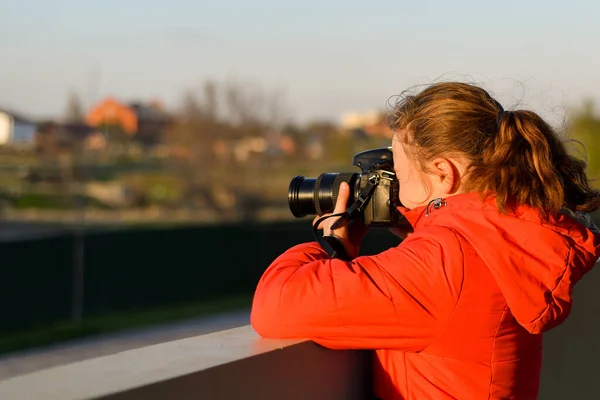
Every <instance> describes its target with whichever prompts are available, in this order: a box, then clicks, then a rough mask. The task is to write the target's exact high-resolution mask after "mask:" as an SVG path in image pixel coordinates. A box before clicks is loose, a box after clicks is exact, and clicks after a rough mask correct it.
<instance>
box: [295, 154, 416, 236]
mask: <svg viewBox="0 0 600 400" xmlns="http://www.w3.org/2000/svg"><path fill="white" fill-rule="evenodd" d="M352 164H353V165H355V166H357V167H359V168H360V169H361V170H362V172H361V173H360V174H359V173H356V172H346V173H324V174H321V175H319V177H317V178H306V177H304V176H296V177H294V178H293V179H292V181H291V182H290V186H289V189H288V203H289V206H290V211H291V212H292V214H293V215H294V216H295V217H296V218H302V217H305V216H306V215H319V216H321V215H323V214H327V213H331V212H332V211H333V209H334V207H335V203H336V201H337V197H338V192H339V188H340V184H341V183H342V182H348V185H349V186H350V199H349V200H348V209H347V211H346V212H347V217H348V218H351V219H352V218H361V219H362V220H363V222H364V224H365V225H366V226H367V227H393V226H399V225H403V224H406V223H407V221H406V219H405V218H404V216H402V214H400V212H399V211H398V210H397V207H398V206H400V205H401V204H400V200H399V198H398V192H399V184H398V179H397V178H396V174H395V172H394V159H393V157H392V151H391V150H390V148H388V147H382V148H378V149H371V150H366V151H363V152H361V153H358V154H356V155H355V156H354V157H353V159H352Z"/></svg>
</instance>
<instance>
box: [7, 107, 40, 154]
mask: <svg viewBox="0 0 600 400" xmlns="http://www.w3.org/2000/svg"><path fill="white" fill-rule="evenodd" d="M36 130H37V125H36V123H35V122H33V121H31V120H28V119H26V118H24V117H22V116H19V115H18V114H15V113H12V112H9V111H4V110H0V146H2V145H34V144H35V137H36Z"/></svg>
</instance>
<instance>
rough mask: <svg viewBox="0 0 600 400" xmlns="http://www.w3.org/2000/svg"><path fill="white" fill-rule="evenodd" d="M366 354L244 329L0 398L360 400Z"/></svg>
mask: <svg viewBox="0 0 600 400" xmlns="http://www.w3.org/2000/svg"><path fill="white" fill-rule="evenodd" d="M369 357H370V355H369V353H368V352H361V351H333V350H328V349H325V348H323V347H320V346H318V345H316V344H314V343H312V342H308V341H298V340H266V339H261V338H260V337H259V336H258V335H257V334H256V332H254V330H253V329H252V328H251V327H250V326H246V327H242V328H236V329H232V330H228V331H223V332H217V333H213V334H209V335H204V336H199V337H194V338H188V339H183V340H177V341H173V342H168V343H161V344H158V345H154V346H148V347H144V348H141V349H136V350H130V351H125V352H122V353H117V354H113V355H110V356H105V357H99V358H95V359H91V360H86V361H81V362H77V363H73V364H68V365H64V366H60V367H55V368H50V369H47V370H42V371H38V372H34V373H31V374H27V375H22V376H18V377H15V378H11V379H8V380H5V381H2V382H0V398H1V399H45V400H58V399H60V400H76V399H77V400H80V399H111V400H113V399H114V400H117V399H119V400H121V399H128V400H129V399H149V400H152V399H192V398H194V399H199V398H207V399H209V398H210V399H238V398H239V399H243V398H250V399H365V398H369V393H370V376H369V375H370V371H369V369H370V359H369Z"/></svg>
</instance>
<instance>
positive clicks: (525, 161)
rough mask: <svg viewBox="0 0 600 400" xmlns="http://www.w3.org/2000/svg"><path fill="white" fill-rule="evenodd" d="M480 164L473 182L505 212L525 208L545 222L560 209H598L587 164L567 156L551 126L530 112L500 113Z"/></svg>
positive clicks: (599, 203)
mask: <svg viewBox="0 0 600 400" xmlns="http://www.w3.org/2000/svg"><path fill="white" fill-rule="evenodd" d="M481 166H482V167H483V168H481V171H482V172H483V171H486V173H485V174H476V175H480V176H479V177H478V179H475V181H479V182H483V183H484V184H483V186H484V187H483V188H481V189H483V190H484V191H491V192H493V193H495V194H496V198H497V203H498V206H499V207H500V208H501V209H503V210H504V209H505V208H506V207H509V208H510V207H511V205H512V204H515V205H516V204H526V205H529V206H531V207H533V208H535V209H537V210H539V211H540V213H541V215H542V216H543V217H544V218H548V217H549V216H550V215H556V214H558V213H559V211H560V209H561V208H563V207H568V208H569V209H571V210H576V211H581V212H591V211H595V210H597V209H598V208H600V193H599V192H598V191H596V190H593V189H592V188H591V187H590V186H589V183H588V179H587V176H586V173H585V167H586V165H585V163H584V162H583V161H581V160H578V159H576V158H574V157H573V156H571V155H569V154H568V153H567V151H566V149H565V146H564V144H563V143H562V142H561V141H560V139H559V138H558V136H557V135H556V134H555V132H554V130H553V129H552V128H551V127H550V125H548V124H547V123H546V122H545V121H544V120H543V119H542V118H541V117H540V116H539V115H537V114H536V113H534V112H532V111H502V112H500V114H499V115H498V134H497V135H495V137H494V138H493V140H492V143H490V145H489V146H486V147H485V149H484V151H483V152H482V157H481ZM482 175H488V176H487V177H486V176H482Z"/></svg>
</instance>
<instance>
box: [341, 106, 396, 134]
mask: <svg viewBox="0 0 600 400" xmlns="http://www.w3.org/2000/svg"><path fill="white" fill-rule="evenodd" d="M386 118H387V114H385V113H382V112H379V111H371V112H367V113H347V114H344V115H343V116H342V130H343V131H344V132H347V133H352V134H354V135H355V136H359V137H387V138H390V137H392V131H391V129H390V127H389V126H388V124H387V121H386Z"/></svg>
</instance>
